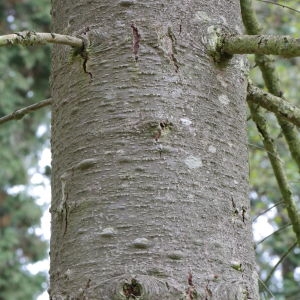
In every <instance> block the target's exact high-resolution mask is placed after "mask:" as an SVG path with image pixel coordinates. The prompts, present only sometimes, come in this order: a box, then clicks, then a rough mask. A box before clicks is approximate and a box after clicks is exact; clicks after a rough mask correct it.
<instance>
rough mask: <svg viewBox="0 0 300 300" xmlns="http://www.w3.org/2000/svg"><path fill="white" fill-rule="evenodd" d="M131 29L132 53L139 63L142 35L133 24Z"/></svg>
mask: <svg viewBox="0 0 300 300" xmlns="http://www.w3.org/2000/svg"><path fill="white" fill-rule="evenodd" d="M131 28H132V35H133V41H132V52H133V54H134V59H135V61H138V59H139V56H138V52H139V48H140V41H141V35H140V33H139V31H138V29H137V27H136V26H135V25H134V24H131Z"/></svg>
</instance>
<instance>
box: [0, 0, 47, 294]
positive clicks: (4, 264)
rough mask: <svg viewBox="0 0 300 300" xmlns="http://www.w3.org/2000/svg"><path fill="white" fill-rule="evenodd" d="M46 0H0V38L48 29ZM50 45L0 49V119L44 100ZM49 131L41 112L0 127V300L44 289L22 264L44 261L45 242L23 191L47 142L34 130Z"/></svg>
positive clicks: (41, 281)
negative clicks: (3, 35) (43, 126)
mask: <svg viewBox="0 0 300 300" xmlns="http://www.w3.org/2000/svg"><path fill="white" fill-rule="evenodd" d="M49 13H50V1H48V0H28V1H14V0H7V1H1V2H0V20H1V21H0V34H9V33H12V32H16V31H24V30H36V31H48V32H49V31H50V30H49V23H50V14H49ZM49 65H50V50H49V47H47V46H45V47H32V48H22V47H11V48H1V49H0V70H1V75H0V95H1V97H0V117H2V116H4V115H6V114H9V113H12V112H13V111H15V110H16V109H19V108H22V107H25V106H28V105H30V104H32V103H35V102H37V101H40V100H42V99H45V98H47V97H48V96H49V95H48V93H49V92H48V90H49V89H48V78H49ZM40 124H45V126H47V127H48V129H49V113H47V111H46V110H41V111H39V112H37V113H35V114H31V115H29V116H26V117H24V119H22V120H21V121H16V122H10V123H7V124H4V125H2V126H1V127H0V145H1V146H0V149H1V150H0V161H1V168H0V300H2V299H3V300H10V299H11V300H15V299H20V300H21V299H22V300H23V299H25V300H30V299H34V298H35V297H36V296H37V295H38V294H39V293H40V292H41V291H42V290H43V289H44V287H43V284H45V280H46V274H37V275H32V274H30V273H29V272H28V271H27V270H26V265H27V264H29V263H35V262H37V261H39V260H41V259H44V258H45V257H46V253H47V248H48V245H47V242H45V241H44V240H43V239H42V238H41V237H40V236H39V235H38V234H36V230H35V229H36V228H37V227H38V226H39V223H40V218H41V215H42V208H41V207H39V206H37V204H36V203H35V201H34V199H32V197H31V196H30V195H29V193H28V192H27V190H25V191H23V192H18V193H13V192H12V191H13V190H16V187H19V190H22V189H21V188H20V186H22V185H23V186H25V185H26V186H29V178H28V170H29V169H30V168H31V167H33V166H35V165H36V164H37V161H38V158H39V153H40V151H41V149H42V147H44V144H45V141H46V140H47V139H48V138H49V131H48V132H47V134H45V135H42V136H37V134H36V132H37V128H38V126H39V125H40Z"/></svg>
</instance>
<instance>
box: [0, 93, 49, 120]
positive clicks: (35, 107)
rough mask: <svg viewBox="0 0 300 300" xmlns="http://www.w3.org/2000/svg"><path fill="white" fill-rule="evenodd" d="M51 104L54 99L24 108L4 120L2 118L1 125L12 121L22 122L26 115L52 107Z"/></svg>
mask: <svg viewBox="0 0 300 300" xmlns="http://www.w3.org/2000/svg"><path fill="white" fill-rule="evenodd" d="M51 102H52V99H51V98H49V99H45V100H42V101H40V102H38V103H35V104H32V105H29V106H27V107H24V108H21V109H18V110H16V111H14V112H13V113H11V114H9V115H7V116H4V117H2V118H0V124H4V123H6V122H8V121H11V120H20V119H22V118H23V117H24V116H25V115H27V114H29V113H31V112H33V111H36V110H38V109H40V108H42V107H45V106H48V105H51Z"/></svg>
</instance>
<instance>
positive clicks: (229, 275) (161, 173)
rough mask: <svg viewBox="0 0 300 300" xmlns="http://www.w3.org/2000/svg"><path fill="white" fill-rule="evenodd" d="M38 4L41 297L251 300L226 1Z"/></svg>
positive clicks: (238, 67)
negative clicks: (50, 39)
mask: <svg viewBox="0 0 300 300" xmlns="http://www.w3.org/2000/svg"><path fill="white" fill-rule="evenodd" d="M52 5H53V8H52V17H53V32H57V33H66V34H71V35H74V36H81V37H82V38H83V39H84V40H85V42H86V44H88V51H87V53H85V54H83V55H82V57H81V58H80V57H78V56H77V57H74V58H73V59H71V53H70V49H69V48H68V47H62V46H55V47H54V50H53V60H52V80H51V89H52V98H53V108H52V155H53V161H52V164H53V178H52V193H53V195H52V208H51V213H52V237H51V269H50V296H51V299H52V300H56V299H103V300H106V299H107V300H109V299H149V300H150V299H151V300H153V299H196V293H197V299H225V300H226V299H228V300H232V299H258V292H257V275H256V270H255V260H254V250H253V244H252V232H251V220H250V218H249V200H248V181H247V177H248V165H247V159H248V155H247V146H246V145H247V143H246V101H245V98H246V86H247V81H246V78H245V74H244V73H245V72H244V68H245V67H244V65H245V57H243V56H239V55H236V56H234V57H233V58H232V59H231V60H230V61H229V62H228V64H226V65H225V66H222V67H220V66H217V65H216V64H215V63H214V61H213V60H212V59H211V58H210V57H209V56H208V54H207V51H206V41H207V31H208V28H209V27H210V26H212V25H219V26H224V27H226V28H227V29H228V30H230V31H233V32H235V31H237V30H239V28H241V17H240V8H239V5H238V1H228V0H222V1H220V0H218V1H217V0H211V1H206V0H202V1H200V0H199V1H196V0H194V1H175V0H173V1H154V0H147V1H134V0H120V1H108V0H106V1H105V0H102V1H99V0H98V1H82V0H81V1H80V0H79V1H76V2H74V1H70V0H65V1H62V0H53V1H52ZM138 297H140V298H138Z"/></svg>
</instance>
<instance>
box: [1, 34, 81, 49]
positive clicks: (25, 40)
mask: <svg viewBox="0 0 300 300" xmlns="http://www.w3.org/2000/svg"><path fill="white" fill-rule="evenodd" d="M46 43H52V44H63V45H68V46H72V47H75V48H83V46H84V43H83V40H82V39H80V38H77V37H74V36H70V35H62V34H57V33H48V32H34V31H24V32H16V33H13V34H7V35H2V36H0V46H12V45H23V46H35V45H40V44H46Z"/></svg>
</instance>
